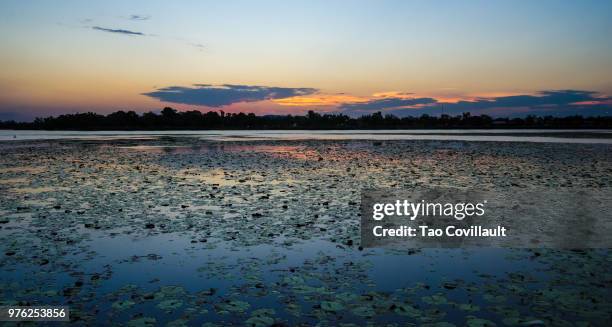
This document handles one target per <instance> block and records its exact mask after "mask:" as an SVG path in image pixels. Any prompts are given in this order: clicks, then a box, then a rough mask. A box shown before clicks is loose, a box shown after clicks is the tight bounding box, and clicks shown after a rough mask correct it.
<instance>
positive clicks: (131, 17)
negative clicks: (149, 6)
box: [128, 15, 151, 20]
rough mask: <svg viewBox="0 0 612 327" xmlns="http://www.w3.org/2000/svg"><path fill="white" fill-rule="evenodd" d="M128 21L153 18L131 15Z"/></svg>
mask: <svg viewBox="0 0 612 327" xmlns="http://www.w3.org/2000/svg"><path fill="white" fill-rule="evenodd" d="M128 19H129V20H149V19H151V16H149V15H130V17H128Z"/></svg>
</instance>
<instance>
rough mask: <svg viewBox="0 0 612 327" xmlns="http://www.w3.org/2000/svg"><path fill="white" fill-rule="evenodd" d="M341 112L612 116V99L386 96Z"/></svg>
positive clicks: (551, 94)
mask: <svg viewBox="0 0 612 327" xmlns="http://www.w3.org/2000/svg"><path fill="white" fill-rule="evenodd" d="M339 109H340V110H341V111H342V112H344V113H347V114H366V113H371V112H376V111H383V112H386V113H392V114H395V115H397V116H409V115H410V116H419V115H422V114H430V115H439V114H441V113H445V114H450V115H456V114H461V113H463V112H470V113H472V114H488V115H492V116H525V115H529V114H534V115H553V116H568V115H580V114H582V115H587V116H590V115H610V114H612V98H610V97H606V96H600V95H599V94H598V93H597V92H592V91H582V90H547V91H541V92H538V93H537V94H522V95H510V96H499V97H487V98H477V99H474V100H469V101H468V100H461V101H457V102H442V101H440V100H436V99H433V98H426V97H423V98H411V99H407V98H405V97H399V96H398V97H386V98H383V99H373V100H370V101H368V102H362V103H344V104H342V105H340V106H339Z"/></svg>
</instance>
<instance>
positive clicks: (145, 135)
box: [0, 129, 612, 144]
mask: <svg viewBox="0 0 612 327" xmlns="http://www.w3.org/2000/svg"><path fill="white" fill-rule="evenodd" d="M610 133H612V131H611V130H538V129H533V130H502V129H494V130H346V131H342V130H325V131H274V130H268V131H95V132H90V131H12V130H0V141H16V140H55V139H82V140H115V139H131V140H151V139H154V138H156V137H159V136H191V137H200V138H202V139H205V140H219V141H240V140H243V141H244V140H249V141H254V140H456V141H496V142H536V143H587V144H590V143H605V144H611V143H612V139H611V138H610V137H609V135H610Z"/></svg>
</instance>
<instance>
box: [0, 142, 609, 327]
mask: <svg viewBox="0 0 612 327" xmlns="http://www.w3.org/2000/svg"><path fill="white" fill-rule="evenodd" d="M611 150H612V148H611V146H610V145H605V144H599V145H597V144H592V145H588V144H587V145H585V144H580V145H577V144H547V143H517V142H463V141H376V142H372V141H363V140H362V141H338V140H337V141H270V140H266V141H254V140H244V141H235V142H220V141H205V140H201V139H198V138H189V137H174V138H173V137H154V138H146V139H138V140H134V139H133V140H121V139H111V140H87V141H85V140H81V141H78V140H73V141H71V140H56V141H16V142H2V143H0V153H2V156H0V227H1V228H0V239H1V242H0V247H1V248H0V270H1V274H0V294H1V296H0V299H1V300H2V303H1V304H0V305H11V304H20V305H68V306H70V316H71V320H72V321H73V322H75V323H76V324H80V325H83V326H87V325H94V324H96V323H98V324H100V323H101V322H109V321H112V322H113V323H115V324H124V325H128V326H148V325H169V326H182V325H204V326H208V325H219V326H226V325H230V324H244V325H251V326H269V325H272V324H277V325H282V324H285V325H298V324H303V325H314V324H317V323H318V324H320V325H340V324H346V325H347V326H348V325H350V324H355V325H364V324H371V325H385V324H388V325H398V326H405V325H408V326H410V325H416V326H455V325H456V326H466V325H467V326H521V325H531V326H536V325H551V326H589V325H594V326H603V325H607V324H608V323H609V320H610V318H611V313H612V303H611V301H612V296H611V295H612V292H611V289H612V269H611V268H612V257H611V256H610V251H609V250H608V249H592V250H551V249H492V248H480V249H422V250H418V249H401V250H392V249H364V248H362V247H361V244H360V241H359V240H360V234H359V204H360V191H361V189H365V188H411V187H417V186H427V185H437V186H442V187H459V188H461V187H478V188H480V189H484V190H487V189H488V190H503V189H505V188H510V187H513V188H524V189H526V190H529V189H531V188H535V187H547V188H550V189H554V188H555V187H563V188H588V189H591V190H597V189H598V188H602V189H603V188H606V187H610V186H611V185H612V151H611Z"/></svg>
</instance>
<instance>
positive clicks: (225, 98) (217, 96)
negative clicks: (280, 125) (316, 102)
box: [143, 84, 318, 107]
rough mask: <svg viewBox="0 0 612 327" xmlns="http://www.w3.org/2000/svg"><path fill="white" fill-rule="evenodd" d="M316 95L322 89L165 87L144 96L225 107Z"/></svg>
mask: <svg viewBox="0 0 612 327" xmlns="http://www.w3.org/2000/svg"><path fill="white" fill-rule="evenodd" d="M316 92H318V90H317V89H313V88H289V87H270V86H254V85H233V84H223V85H209V84H194V85H193V87H184V86H169V87H164V88H160V89H158V90H156V91H153V92H148V93H143V95H146V96H149V97H152V98H155V99H158V100H160V101H163V102H172V103H182V104H190V105H198V106H208V107H222V106H227V105H231V104H234V103H240V102H255V101H263V100H273V99H283V98H289V97H294V96H301V95H308V94H313V93H316Z"/></svg>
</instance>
